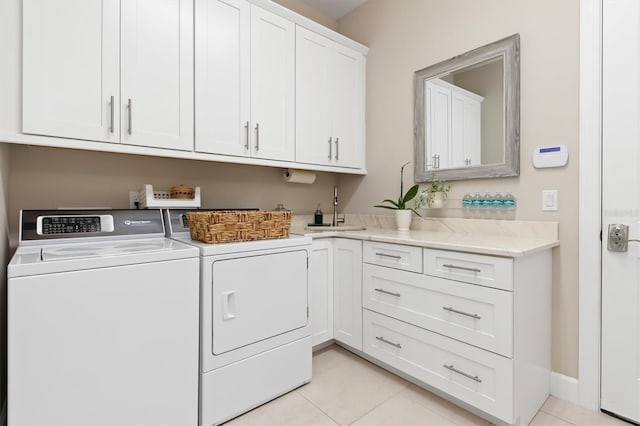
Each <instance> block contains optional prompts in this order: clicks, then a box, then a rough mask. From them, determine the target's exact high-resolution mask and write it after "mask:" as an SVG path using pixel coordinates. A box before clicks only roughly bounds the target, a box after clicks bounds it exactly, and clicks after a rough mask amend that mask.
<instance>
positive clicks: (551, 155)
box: [533, 145, 569, 169]
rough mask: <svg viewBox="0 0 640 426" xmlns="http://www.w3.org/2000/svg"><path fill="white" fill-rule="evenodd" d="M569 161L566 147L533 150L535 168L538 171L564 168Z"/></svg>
mask: <svg viewBox="0 0 640 426" xmlns="http://www.w3.org/2000/svg"><path fill="white" fill-rule="evenodd" d="M568 160H569V151H568V150H567V146H566V145H553V146H540V147H538V148H536V149H534V150H533V166H534V167H535V168H537V169H543V168H546V167H562V166H565V165H566V164H567V161H568Z"/></svg>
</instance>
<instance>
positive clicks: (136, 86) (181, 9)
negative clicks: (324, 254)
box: [0, 0, 368, 174]
mask: <svg viewBox="0 0 640 426" xmlns="http://www.w3.org/2000/svg"><path fill="white" fill-rule="evenodd" d="M11 1H13V2H16V3H17V2H21V4H22V8H17V7H16V10H15V16H11V17H10V18H4V17H2V18H3V19H18V20H20V19H21V20H22V24H23V25H22V26H23V28H22V32H23V43H22V44H23V51H22V73H21V74H20V72H16V73H15V76H16V77H15V79H13V80H12V81H9V82H7V84H11V85H17V86H18V87H19V85H21V84H22V90H23V96H22V103H20V99H19V98H18V97H16V96H13V97H12V98H8V97H7V98H6V99H5V98H3V99H0V102H5V104H2V105H0V106H2V107H3V108H4V107H5V106H6V107H7V108H18V109H17V110H16V111H19V108H20V106H21V107H22V127H21V128H20V125H19V124H18V125H17V126H14V128H13V129H0V132H4V133H2V139H3V140H4V141H6V142H12V143H23V144H34V145H44V146H58V147H64V148H77V149H97V150H103V151H110V152H119V153H129V154H143V155H158V156H164V157H175V158H188V159H198V160H210V161H223V162H231V163H242V164H252V165H260V166H270V167H293V168H301V169H309V170H319V171H328V172H344V173H353V174H364V173H366V170H365V141H364V139H365V137H364V134H365V94H364V91H365V55H366V53H367V51H368V49H367V48H366V47H365V46H362V45H360V44H358V43H356V42H354V41H352V40H349V39H348V38H346V37H344V36H342V35H340V34H337V33H335V32H333V31H331V30H329V29H327V28H324V27H322V26H321V25H319V24H317V23H315V22H313V21H311V20H309V19H306V18H304V17H302V16H300V15H298V14H296V13H294V12H292V11H291V10H288V9H286V8H285V7H283V6H281V5H279V4H277V3H274V2H271V1H266V0H11ZM20 12H21V13H22V15H20ZM0 48H2V46H0ZM5 50H6V49H5ZM12 53H14V52H10V51H0V54H4V55H6V56H11V54H12ZM14 62H15V61H14ZM16 66H17V67H19V66H20V64H19V63H17V64H16ZM10 75H13V74H10ZM20 75H22V81H20V79H19V76H20ZM17 114H18V113H16V115H17ZM16 121H17V120H16ZM7 130H8V131H7ZM104 142H108V143H104Z"/></svg>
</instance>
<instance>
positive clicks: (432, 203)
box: [415, 172, 451, 209]
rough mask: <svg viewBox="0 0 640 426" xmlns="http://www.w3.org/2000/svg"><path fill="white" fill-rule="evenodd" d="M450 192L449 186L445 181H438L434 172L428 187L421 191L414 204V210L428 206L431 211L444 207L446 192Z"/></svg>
mask: <svg viewBox="0 0 640 426" xmlns="http://www.w3.org/2000/svg"><path fill="white" fill-rule="evenodd" d="M449 191H451V184H450V183H447V181H445V180H442V179H439V178H438V176H437V175H436V173H435V172H433V173H431V180H430V181H429V186H427V187H426V188H425V189H423V190H422V191H421V192H420V194H418V198H417V199H416V202H415V208H416V209H418V208H421V207H424V206H427V205H428V206H429V207H430V208H432V209H439V208H442V207H444V202H445V200H446V199H447V192H449Z"/></svg>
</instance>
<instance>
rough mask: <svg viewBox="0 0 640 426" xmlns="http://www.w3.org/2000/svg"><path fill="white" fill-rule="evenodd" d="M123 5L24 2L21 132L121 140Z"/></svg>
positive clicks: (87, 0)
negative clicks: (121, 34)
mask: <svg viewBox="0 0 640 426" xmlns="http://www.w3.org/2000/svg"><path fill="white" fill-rule="evenodd" d="M119 3H120V2H119V1H117V0H103V1H100V0H24V2H23V3H22V5H23V63H22V64H23V74H22V78H23V114H22V118H23V121H22V126H23V128H22V130H23V132H25V133H34V134H39V135H49V136H58V137H67V138H72V139H86V140H94V141H102V142H119V141H120V135H119V127H120V123H119V120H120V114H119V112H118V109H117V108H118V105H119V104H120V97H119V94H120V87H119V84H120V83H119V72H120V63H119V60H120V58H119V43H120V35H119V25H120V7H119ZM53 17H55V19H53Z"/></svg>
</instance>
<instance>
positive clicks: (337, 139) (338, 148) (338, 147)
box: [336, 138, 340, 160]
mask: <svg viewBox="0 0 640 426" xmlns="http://www.w3.org/2000/svg"><path fill="white" fill-rule="evenodd" d="M339 141H340V138H336V160H339V159H340V158H339V153H340V151H339V150H340V145H338V142H339Z"/></svg>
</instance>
